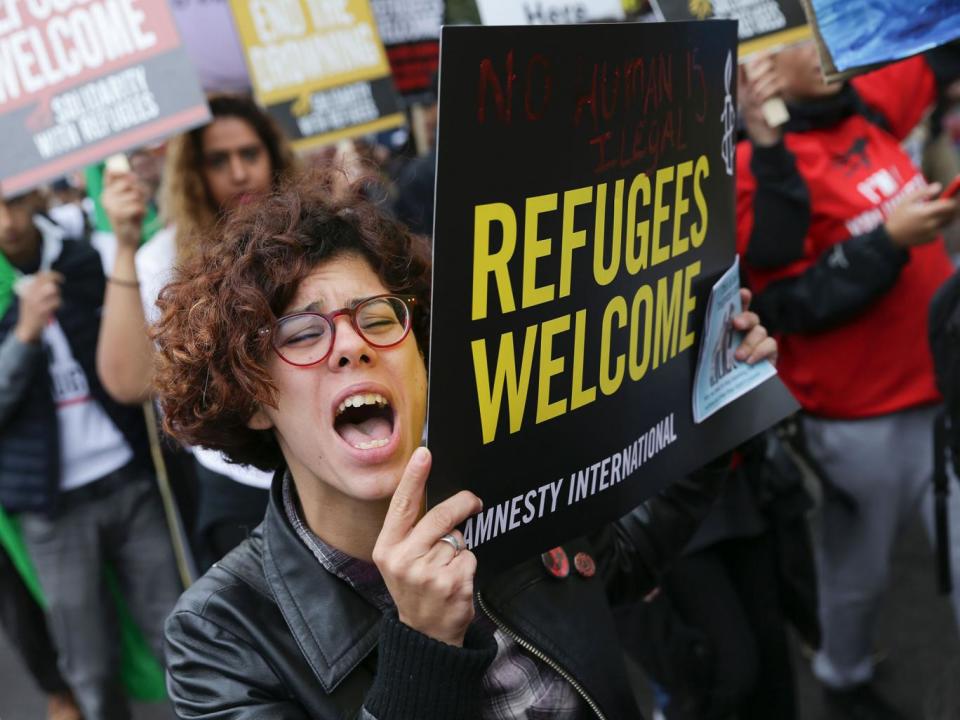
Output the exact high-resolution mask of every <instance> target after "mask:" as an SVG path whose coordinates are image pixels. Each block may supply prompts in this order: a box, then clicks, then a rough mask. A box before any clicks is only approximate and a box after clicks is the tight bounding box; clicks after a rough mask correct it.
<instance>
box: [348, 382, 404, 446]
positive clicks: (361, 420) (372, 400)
mask: <svg viewBox="0 0 960 720" xmlns="http://www.w3.org/2000/svg"><path fill="white" fill-rule="evenodd" d="M393 422H394V418H393V408H392V407H390V402H389V401H388V400H387V399H386V398H385V397H384V396H383V395H381V394H380V393H376V392H368V393H355V394H353V395H349V396H347V397H345V398H344V399H343V400H342V401H341V403H340V405H339V406H338V407H337V410H336V417H334V420H333V429H334V430H336V431H337V434H338V435H339V436H340V437H342V438H343V439H344V440H345V441H346V442H347V444H348V445H350V446H351V447H354V448H356V449H357V450H373V449H375V448H381V447H384V446H385V445H387V443H389V442H390V438H391V437H392V436H393Z"/></svg>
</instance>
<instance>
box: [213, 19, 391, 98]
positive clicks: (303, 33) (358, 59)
mask: <svg viewBox="0 0 960 720" xmlns="http://www.w3.org/2000/svg"><path fill="white" fill-rule="evenodd" d="M230 7H231V9H232V11H233V15H234V20H235V21H236V24H237V30H238V32H239V35H240V41H241V43H242V44H243V49H244V53H245V55H246V58H247V66H248V67H249V69H250V79H251V81H252V83H253V88H254V91H255V93H256V96H257V98H258V100H259V101H260V102H261V103H263V104H264V105H271V104H273V103H277V102H282V101H284V100H289V99H291V98H294V97H297V96H303V95H306V94H308V93H310V92H316V91H317V90H324V89H327V88H331V87H336V86H339V85H345V84H348V83H351V82H357V81H361V80H370V79H372V78H377V77H384V76H388V75H389V74H390V66H389V64H388V62H387V54H386V51H385V50H384V48H383V43H382V42H381V41H380V36H379V34H378V32H377V26H376V22H375V21H374V18H373V11H372V9H371V7H370V2H369V0H230Z"/></svg>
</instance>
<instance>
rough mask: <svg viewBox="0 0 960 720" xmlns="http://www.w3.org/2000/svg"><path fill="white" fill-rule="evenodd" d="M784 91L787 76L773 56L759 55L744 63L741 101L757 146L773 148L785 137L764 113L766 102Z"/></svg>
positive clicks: (739, 91)
mask: <svg viewBox="0 0 960 720" xmlns="http://www.w3.org/2000/svg"><path fill="white" fill-rule="evenodd" d="M782 91H783V79H782V77H781V75H780V74H779V73H778V72H777V67H776V63H775V62H774V58H773V56H772V55H764V56H762V57H758V58H755V59H753V60H751V61H749V62H747V63H745V64H744V65H741V66H740V77H739V80H738V82H737V102H738V105H739V107H740V116H741V118H743V122H744V126H745V128H746V130H747V135H748V136H749V137H750V140H751V141H752V142H753V144H754V145H759V146H761V147H769V146H770V145H776V144H777V143H778V142H780V139H781V138H782V137H783V131H782V130H781V129H780V128H779V127H771V126H770V124H769V123H768V122H767V119H766V118H765V117H764V114H763V104H764V103H765V102H766V101H767V100H770V99H771V98H775V97H778V96H779V95H780V93H781V92H782Z"/></svg>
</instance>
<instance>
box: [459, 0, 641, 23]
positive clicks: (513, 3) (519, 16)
mask: <svg viewBox="0 0 960 720" xmlns="http://www.w3.org/2000/svg"><path fill="white" fill-rule="evenodd" d="M477 10H479V11H480V18H481V20H483V24H484V25H572V24H574V23H585V22H593V21H596V20H622V19H623V17H624V13H623V3H622V2H621V0H477Z"/></svg>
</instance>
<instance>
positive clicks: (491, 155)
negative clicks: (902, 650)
mask: <svg viewBox="0 0 960 720" xmlns="http://www.w3.org/2000/svg"><path fill="white" fill-rule="evenodd" d="M735 44H736V31H735V25H734V23H732V22H722V21H718V22H712V23H675V24H669V25H660V24H639V23H638V24H623V25H577V26H557V27H452V28H450V27H448V28H444V30H443V33H442V36H441V72H440V119H439V138H438V166H437V172H438V177H437V191H436V192H437V195H436V197H437V204H436V207H437V210H436V218H435V227H434V280H433V299H432V330H431V345H430V398H429V425H428V427H429V436H428V444H429V446H430V448H431V450H432V452H433V455H434V464H433V470H432V472H431V477H430V482H429V485H428V504H429V505H435V504H436V503H438V502H440V501H442V500H443V499H445V498H446V497H449V496H450V495H452V494H453V493H455V492H456V491H458V490H460V489H463V488H466V489H469V490H472V491H473V492H475V493H476V494H477V495H478V496H479V497H480V498H481V499H482V500H483V503H484V509H483V511H482V512H481V513H480V514H479V515H477V516H475V517H473V518H471V519H470V520H468V521H467V523H466V524H465V526H464V528H463V529H464V534H465V536H466V539H467V541H468V543H469V544H470V546H471V548H473V549H474V550H475V551H476V552H477V553H478V555H479V556H480V558H481V562H482V566H483V567H484V568H486V569H490V568H497V567H503V566H505V565H507V564H509V563H511V562H514V561H519V560H522V559H524V558H526V557H529V556H530V555H531V554H533V553H538V552H541V551H543V550H545V549H547V548H550V547H553V546H555V545H557V544H558V543H560V542H561V541H563V540H565V539H569V538H571V537H573V536H576V535H579V534H582V533H584V532H586V531H588V530H590V529H592V528H595V527H597V526H598V525H600V524H602V523H603V522H604V521H606V520H611V519H614V518H616V517H618V516H619V515H621V514H623V513H625V512H627V511H628V510H629V509H630V508H632V507H634V506H635V505H637V504H638V503H639V502H641V501H642V500H643V499H644V498H646V497H648V496H649V495H651V494H652V493H654V492H656V491H657V490H658V489H660V488H662V487H663V486H664V485H665V484H666V483H668V482H669V481H670V480H671V479H673V478H677V477H679V476H681V475H682V474H684V473H687V472H689V471H691V470H693V469H695V468H697V467H699V466H701V465H702V464H704V463H705V462H707V461H709V460H711V459H713V458H715V457H717V456H718V455H720V454H721V453H723V452H724V451H726V450H729V449H730V448H732V447H734V446H735V445H736V444H738V443H739V442H741V441H743V440H745V439H747V438H749V437H751V436H753V435H754V434H756V433H757V432H759V431H761V430H763V429H764V428H766V427H768V426H770V425H771V424H773V423H774V422H775V421H777V420H779V419H780V418H781V417H783V416H784V415H785V414H786V413H788V412H790V411H791V410H792V409H793V408H794V407H795V404H794V402H793V400H792V398H791V397H790V395H789V393H788V392H787V391H786V389H785V388H784V387H783V385H782V384H781V383H780V381H779V380H778V379H776V378H773V379H771V380H768V381H767V382H765V383H763V384H762V385H761V386H760V387H758V388H757V389H756V390H754V391H752V392H750V393H749V394H747V395H745V396H744V397H742V398H740V399H739V400H737V401H735V402H734V403H732V404H731V405H728V406H727V407H725V408H724V409H722V410H720V411H719V412H717V413H716V414H715V415H713V416H712V417H710V418H709V419H708V420H706V421H705V422H703V423H701V424H699V425H695V424H694V422H693V417H692V403H691V384H692V379H693V374H694V369H695V363H696V357H697V348H698V342H699V336H700V326H701V321H702V317H703V313H704V309H705V307H706V299H707V295H708V293H709V289H710V286H711V285H712V283H713V282H714V281H715V280H716V279H717V278H718V277H719V275H720V274H721V273H722V272H723V271H725V270H726V269H727V268H728V267H729V266H730V264H731V263H732V261H733V258H734V197H733V193H734V186H733V132H734V125H735V113H734V98H735V97H736V86H735V79H734V75H735V73H734V72H733V67H734V65H735V62H736V61H735V53H736V49H735Z"/></svg>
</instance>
